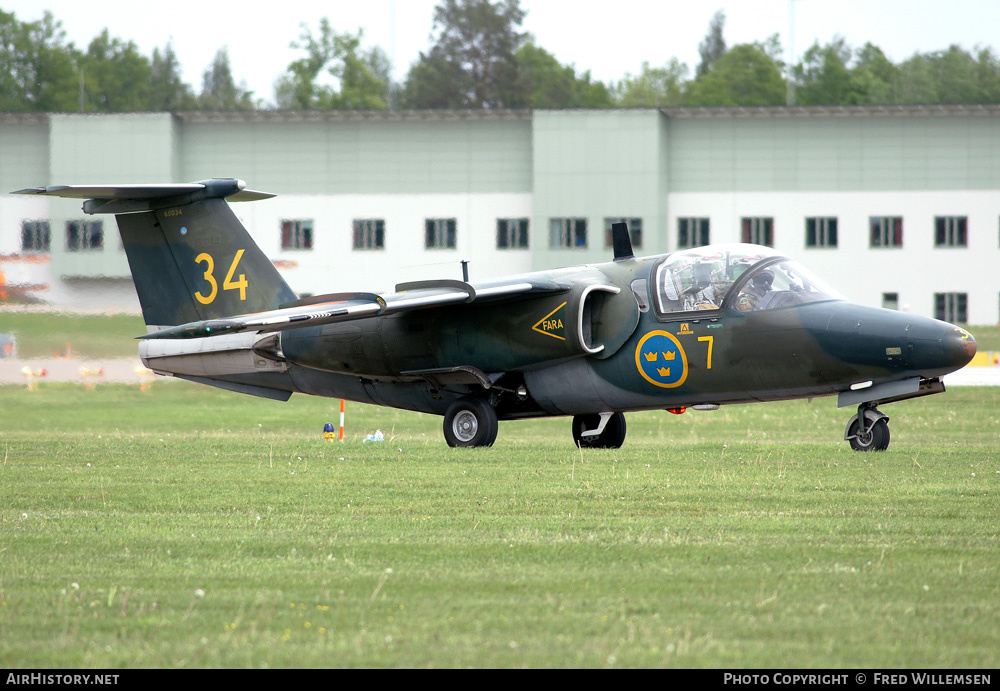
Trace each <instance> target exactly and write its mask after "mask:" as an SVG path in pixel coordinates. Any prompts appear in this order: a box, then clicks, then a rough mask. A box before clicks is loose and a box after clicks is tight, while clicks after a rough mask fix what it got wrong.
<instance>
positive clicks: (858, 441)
mask: <svg viewBox="0 0 1000 691" xmlns="http://www.w3.org/2000/svg"><path fill="white" fill-rule="evenodd" d="M844 439H846V440H847V441H849V442H850V443H851V448H852V449H854V450H855V451H885V450H886V449H887V448H889V416H888V415H886V414H885V413H883V412H882V411H880V410H879V409H878V408H876V407H875V406H874V405H873V404H871V403H862V404H861V405H859V406H858V414H857V415H855V416H854V417H852V418H851V420H850V422H848V423H847V431H846V432H844Z"/></svg>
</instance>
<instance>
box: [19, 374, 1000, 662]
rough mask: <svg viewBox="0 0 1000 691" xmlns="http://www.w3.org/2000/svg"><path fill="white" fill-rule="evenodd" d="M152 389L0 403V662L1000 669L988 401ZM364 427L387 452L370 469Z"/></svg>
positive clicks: (997, 438) (52, 387)
mask: <svg viewBox="0 0 1000 691" xmlns="http://www.w3.org/2000/svg"><path fill="white" fill-rule="evenodd" d="M335 404H336V401H330V400H325V399H315V398H308V397H304V396H295V397H293V398H292V400H291V401H290V402H288V403H284V404H282V403H274V402H271V401H263V400H259V399H254V398H250V397H244V396H238V395H235V394H230V393H226V392H221V391H217V390H212V389H208V388H205V387H197V386H194V385H188V384H186V383H183V382H166V381H158V382H156V384H154V386H153V388H152V390H151V391H148V392H145V393H142V392H139V391H138V388H137V387H125V386H98V387H97V389H95V390H93V391H84V390H83V389H82V388H79V387H75V386H71V385H57V384H43V385H42V386H41V388H40V390H39V391H36V392H28V391H26V390H24V389H23V388H15V387H2V388H0V664H2V665H5V666H7V667H9V668H14V667H92V668H105V667H217V666H227V667H284V666H295V667H312V666H318V667H337V666H343V667H357V666H379V667H382V666H384V667H395V666H403V667H454V666H475V667H492V666H497V667H518V666H525V667H576V666H583V667H656V666H659V667H790V666H791V667H845V668H853V667H868V668H876V667H980V668H990V667H996V666H997V665H998V663H1000V653H998V651H1000V604H998V603H1000V579H998V578H997V566H996V564H997V562H996V555H997V553H998V552H997V550H998V547H1000V532H998V528H997V525H998V524H997V516H998V515H1000V510H998V509H1000V500H998V496H1000V495H998V491H1000V463H998V460H1000V452H998V449H1000V390H998V389H993V388H972V387H969V388H957V389H953V390H950V391H948V392H947V393H945V394H943V395H939V396H932V397H928V398H925V399H917V400H913V401H906V402H903V403H897V404H892V405H889V406H886V407H885V409H884V410H885V412H887V413H888V414H889V415H891V416H892V422H891V428H892V434H893V441H892V446H891V447H890V448H889V450H888V451H887V452H885V453H881V454H871V455H868V454H858V453H854V452H852V451H850V449H849V448H848V446H847V444H846V443H845V442H844V441H843V440H842V438H841V437H842V436H843V428H844V425H845V423H846V420H847V417H848V416H849V415H850V413H851V411H849V410H846V409H845V410H837V409H836V405H835V399H817V400H814V401H812V402H811V403H810V402H807V401H795V402H788V403H778V404H759V405H753V406H733V407H731V408H725V407H724V408H722V409H721V410H719V411H717V412H714V413H691V412H689V413H687V414H685V415H682V416H674V415H670V414H669V413H665V412H664V413H643V414H633V415H629V416H628V425H629V436H628V440H627V441H626V446H625V447H623V448H622V449H620V450H616V451H588V452H585V453H581V451H580V450H578V449H576V448H574V447H573V446H572V444H571V441H570V434H569V424H568V420H566V419H556V420H533V421H523V422H516V423H502V424H501V429H500V437H499V440H498V442H497V445H496V446H495V447H493V448H492V449H449V448H448V447H447V446H446V445H445V444H444V441H443V440H442V438H441V430H440V422H441V421H440V418H436V417H431V416H425V415H419V414H412V413H406V412H400V411H395V410H388V409H381V408H373V407H368V406H360V405H355V404H348V418H347V424H348V437H349V440H348V441H347V442H345V443H343V444H340V443H328V442H323V441H322V439H321V436H322V435H321V430H322V425H323V423H324V422H326V421H328V420H332V421H336V416H337V415H336V413H335V410H336V408H335ZM376 428H381V429H382V430H383V432H385V434H386V438H387V441H386V442H385V443H381V444H371V443H361V441H360V440H361V439H362V438H363V436H364V434H366V433H369V432H372V431H374V430H375V429H376Z"/></svg>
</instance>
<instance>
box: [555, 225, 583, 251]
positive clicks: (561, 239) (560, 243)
mask: <svg viewBox="0 0 1000 691" xmlns="http://www.w3.org/2000/svg"><path fill="white" fill-rule="evenodd" d="M549 246H550V247H586V246H587V219H585V218H553V219H550V220H549Z"/></svg>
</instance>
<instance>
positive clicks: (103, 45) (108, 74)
mask: <svg viewBox="0 0 1000 691" xmlns="http://www.w3.org/2000/svg"><path fill="white" fill-rule="evenodd" d="M80 67H81V69H82V70H83V75H84V90H85V94H86V102H85V109H86V110H89V109H93V110H95V111H98V112H102V113H125V112H136V111H142V110H153V108H152V96H153V90H152V78H153V70H152V68H151V67H150V64H149V59H148V58H146V57H145V56H144V55H142V54H141V53H139V49H138V47H137V46H136V45H135V43H133V42H132V41H129V42H127V43H126V42H124V41H122V40H121V39H119V38H111V37H110V35H109V34H108V30H107V29H105V30H104V31H103V32H101V34H100V35H99V36H97V37H95V38H94V39H93V40H92V41H91V42H90V46H89V47H88V48H87V52H86V53H85V54H84V55H83V56H82V57H81V59H80ZM87 106H89V108H88V107H87Z"/></svg>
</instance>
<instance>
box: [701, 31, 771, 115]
mask: <svg viewBox="0 0 1000 691" xmlns="http://www.w3.org/2000/svg"><path fill="white" fill-rule="evenodd" d="M775 48H776V44H775V42H774V41H773V40H772V41H769V42H767V43H763V44H761V43H743V44H740V45H738V46H733V48H732V49H730V50H728V51H727V52H726V54H725V55H723V56H721V57H720V58H719V59H717V60H716V61H715V63H714V64H713V65H712V69H711V70H709V72H707V73H706V74H705V75H704V76H702V77H700V78H697V79H695V80H694V81H693V82H690V83H689V84H688V90H687V93H686V94H685V97H684V101H685V103H686V104H687V105H692V106H778V105H784V103H785V89H786V83H785V79H784V77H782V76H781V63H780V62H779V61H777V60H775V58H773V57H772V56H771V55H769V54H768V53H769V51H773V50H774V49H775Z"/></svg>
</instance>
